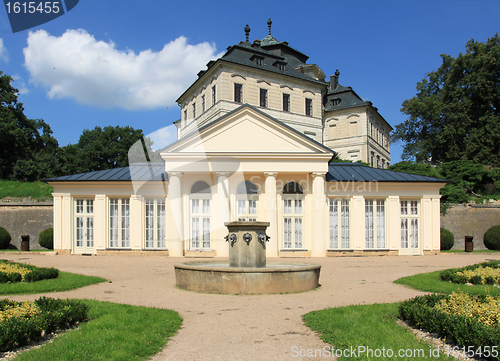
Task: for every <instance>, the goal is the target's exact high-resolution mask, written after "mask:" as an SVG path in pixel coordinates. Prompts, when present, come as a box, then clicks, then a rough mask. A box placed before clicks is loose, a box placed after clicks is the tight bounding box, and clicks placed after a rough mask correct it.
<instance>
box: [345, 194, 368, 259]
mask: <svg viewBox="0 0 500 361" xmlns="http://www.w3.org/2000/svg"><path fill="white" fill-rule="evenodd" d="M349 228H350V235H351V248H352V249H354V250H355V251H361V250H363V249H365V198H364V197H363V196H353V197H352V199H351V207H350V211H349Z"/></svg>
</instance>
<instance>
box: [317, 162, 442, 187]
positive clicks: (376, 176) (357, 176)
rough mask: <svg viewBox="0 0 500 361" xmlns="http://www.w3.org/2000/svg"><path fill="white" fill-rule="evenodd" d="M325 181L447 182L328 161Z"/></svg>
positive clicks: (361, 165)
mask: <svg viewBox="0 0 500 361" xmlns="http://www.w3.org/2000/svg"><path fill="white" fill-rule="evenodd" d="M326 181H327V182H395V183H401V182H403V183H404V182H407V183H448V180H446V179H440V178H433V177H426V176H422V175H416V174H409V173H403V172H395V171H392V170H388V169H379V168H370V167H367V166H365V165H363V164H361V163H330V164H329V167H328V173H327V174H326Z"/></svg>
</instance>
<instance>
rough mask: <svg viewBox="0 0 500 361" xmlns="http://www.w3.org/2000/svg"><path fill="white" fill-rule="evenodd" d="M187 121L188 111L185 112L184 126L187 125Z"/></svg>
mask: <svg viewBox="0 0 500 361" xmlns="http://www.w3.org/2000/svg"><path fill="white" fill-rule="evenodd" d="M187 120H188V111H187V109H186V110H184V126H185V125H186V124H187Z"/></svg>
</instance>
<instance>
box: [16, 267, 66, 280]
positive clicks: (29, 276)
mask: <svg viewBox="0 0 500 361" xmlns="http://www.w3.org/2000/svg"><path fill="white" fill-rule="evenodd" d="M57 277H59V270H57V269H55V268H35V269H33V270H32V271H31V272H28V273H26V274H25V275H24V281H25V282H36V281H41V280H48V279H51V278H57Z"/></svg>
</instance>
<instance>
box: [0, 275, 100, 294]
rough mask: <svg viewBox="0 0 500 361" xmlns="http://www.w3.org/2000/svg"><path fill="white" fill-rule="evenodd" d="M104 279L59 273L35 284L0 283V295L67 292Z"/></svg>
mask: <svg viewBox="0 0 500 361" xmlns="http://www.w3.org/2000/svg"><path fill="white" fill-rule="evenodd" d="M105 281H106V280H105V279H104V278H100V277H93V276H84V275H78V274H75V273H69V272H59V277H57V278H54V279H50V280H42V281H37V282H20V283H0V295H20V294H32V293H47V292H59V291H68V290H72V289H75V288H80V287H84V286H88V285H93V284H96V283H100V282H105Z"/></svg>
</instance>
